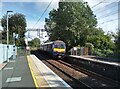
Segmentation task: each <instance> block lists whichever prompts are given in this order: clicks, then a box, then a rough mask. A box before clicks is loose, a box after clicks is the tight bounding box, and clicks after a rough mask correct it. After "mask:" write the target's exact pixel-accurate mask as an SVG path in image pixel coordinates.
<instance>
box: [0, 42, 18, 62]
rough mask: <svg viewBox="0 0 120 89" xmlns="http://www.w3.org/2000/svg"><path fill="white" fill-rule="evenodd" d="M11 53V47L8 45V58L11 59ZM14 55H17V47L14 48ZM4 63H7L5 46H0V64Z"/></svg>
mask: <svg viewBox="0 0 120 89" xmlns="http://www.w3.org/2000/svg"><path fill="white" fill-rule="evenodd" d="M13 53H14V52H13V45H9V49H8V58H10V57H12V55H13ZM15 55H17V47H15ZM4 61H7V45H6V44H0V63H3V62H4Z"/></svg>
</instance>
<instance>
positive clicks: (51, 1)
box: [33, 0, 53, 29]
mask: <svg viewBox="0 0 120 89" xmlns="http://www.w3.org/2000/svg"><path fill="white" fill-rule="evenodd" d="M52 1H53V0H51V1H50V3H49V4H48V6H47V7H46V9H45V10H44V12H43V13H42V14H41V16H40V18H39V19H38V20H37V22H36V23H35V25H34V26H33V29H34V27H35V26H36V25H37V24H38V22H39V21H40V20H41V18H42V17H43V15H44V14H45V12H46V11H47V9H48V8H49V6H50V5H51V3H52Z"/></svg>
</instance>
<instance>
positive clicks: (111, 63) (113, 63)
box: [70, 55, 120, 67]
mask: <svg viewBox="0 0 120 89" xmlns="http://www.w3.org/2000/svg"><path fill="white" fill-rule="evenodd" d="M70 57H75V58H81V59H84V60H90V61H94V62H99V63H104V64H109V65H113V66H119V67H120V63H117V62H109V61H103V60H97V59H92V58H86V57H84V56H76V55H70Z"/></svg>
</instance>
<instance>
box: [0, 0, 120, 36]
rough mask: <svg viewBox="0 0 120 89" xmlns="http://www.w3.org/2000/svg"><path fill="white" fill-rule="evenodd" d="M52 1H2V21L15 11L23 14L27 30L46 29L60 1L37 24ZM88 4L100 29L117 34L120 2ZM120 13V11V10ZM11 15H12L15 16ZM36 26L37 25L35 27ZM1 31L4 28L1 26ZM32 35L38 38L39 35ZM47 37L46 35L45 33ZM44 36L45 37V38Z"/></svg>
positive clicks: (109, 0) (102, 0) (93, 0)
mask: <svg viewBox="0 0 120 89" xmlns="http://www.w3.org/2000/svg"><path fill="white" fill-rule="evenodd" d="M50 1H51V0H2V1H1V3H0V6H1V7H0V19H1V18H2V16H3V15H5V14H6V11H7V10H12V11H14V12H13V13H22V14H24V15H25V18H26V21H27V28H40V29H42V28H44V24H45V21H44V20H45V18H46V17H48V16H49V12H50V11H51V10H52V9H53V8H55V9H56V8H58V1H59V0H53V1H52V3H51V5H50V7H49V8H48V9H47V11H46V13H45V14H44V15H43V16H42V18H41V20H40V21H39V22H38V23H37V24H36V22H37V21H38V19H39V18H40V17H41V15H42V13H43V12H44V11H45V9H46V7H47V6H48V4H49V3H50ZM84 1H86V2H88V4H89V6H90V7H91V8H92V10H93V12H94V14H95V15H96V16H97V19H98V27H101V28H103V30H104V31H105V32H106V33H107V32H108V31H112V32H116V29H117V28H118V1H119V0H84ZM119 11H120V10H119ZM13 13H10V14H13ZM35 24H36V25H35ZM0 29H2V27H1V26H0ZM32 33H33V32H32ZM30 35H31V36H32V37H36V36H37V33H35V32H34V34H31V33H30ZM45 35H46V33H45ZM45 35H44V36H45Z"/></svg>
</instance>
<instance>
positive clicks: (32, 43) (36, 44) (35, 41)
mask: <svg viewBox="0 0 120 89" xmlns="http://www.w3.org/2000/svg"><path fill="white" fill-rule="evenodd" d="M29 45H30V46H31V47H40V39H38V38H35V39H33V40H32V41H30V42H29Z"/></svg>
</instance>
